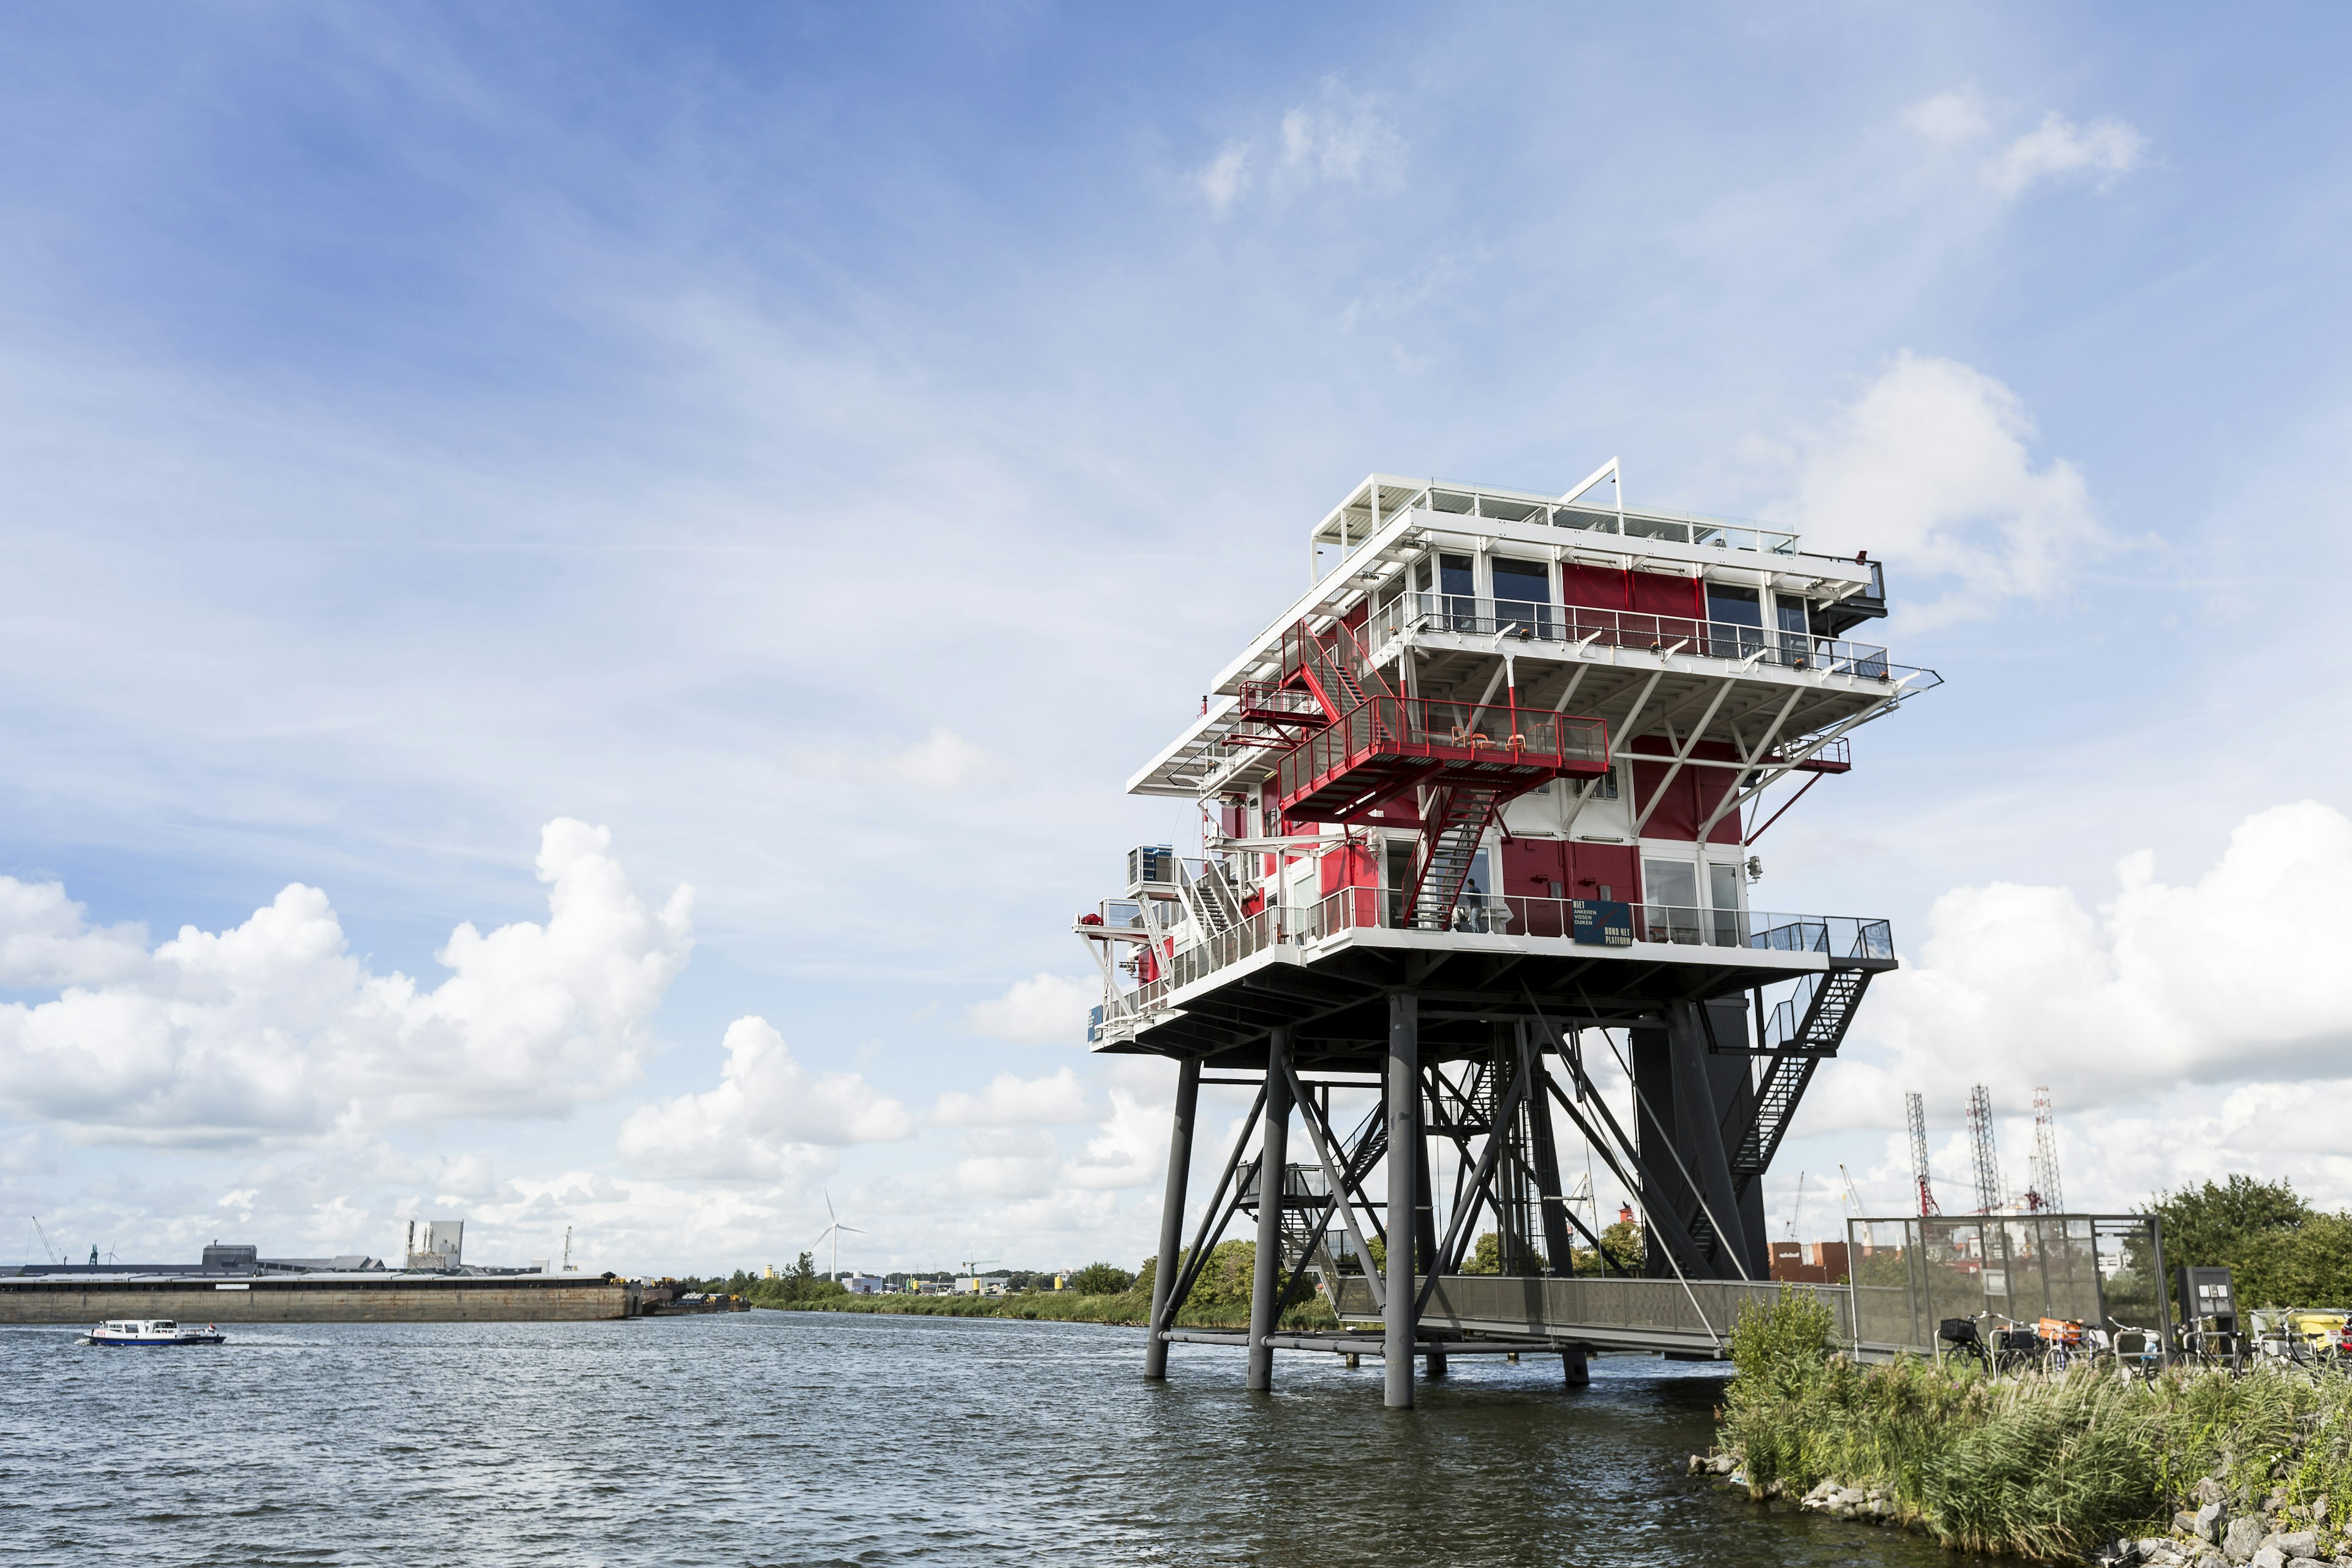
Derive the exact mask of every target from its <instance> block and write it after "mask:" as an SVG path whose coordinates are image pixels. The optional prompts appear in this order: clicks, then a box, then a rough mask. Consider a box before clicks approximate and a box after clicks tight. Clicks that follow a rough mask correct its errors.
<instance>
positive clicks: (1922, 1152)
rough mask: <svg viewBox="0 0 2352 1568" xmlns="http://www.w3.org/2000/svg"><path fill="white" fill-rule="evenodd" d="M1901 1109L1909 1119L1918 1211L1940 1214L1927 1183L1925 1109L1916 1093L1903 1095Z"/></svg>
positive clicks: (1912, 1171)
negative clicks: (1917, 1192) (1917, 1190)
mask: <svg viewBox="0 0 2352 1568" xmlns="http://www.w3.org/2000/svg"><path fill="white" fill-rule="evenodd" d="M1903 1109H1904V1110H1905V1111H1906V1113H1907V1114H1908V1116H1909V1118H1910V1121H1911V1180H1912V1183H1913V1184H1915V1185H1916V1186H1917V1187H1918V1189H1919V1212H1920V1213H1921V1214H1923V1215H1931V1214H1941V1213H1943V1212H1944V1211H1943V1209H1942V1208H1941V1207H1940V1206H1938V1205H1937V1202H1936V1189H1935V1188H1934V1187H1932V1186H1930V1185H1929V1184H1928V1183H1927V1108H1926V1106H1924V1105H1923V1104H1921V1103H1920V1100H1919V1097H1918V1096H1917V1095H1916V1094H1906V1095H1905V1096H1904V1097H1903Z"/></svg>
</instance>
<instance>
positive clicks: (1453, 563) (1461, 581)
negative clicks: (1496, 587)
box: [1437, 555, 1478, 594]
mask: <svg viewBox="0 0 2352 1568" xmlns="http://www.w3.org/2000/svg"><path fill="white" fill-rule="evenodd" d="M1437 591H1438V592H1439V593H1441V594H1475V593H1476V592H1477V591H1478V585H1477V579H1476V577H1475V575H1473V574H1472V573H1471V570H1470V557H1468V556H1467V555H1441V556H1439V557H1438V558H1437Z"/></svg>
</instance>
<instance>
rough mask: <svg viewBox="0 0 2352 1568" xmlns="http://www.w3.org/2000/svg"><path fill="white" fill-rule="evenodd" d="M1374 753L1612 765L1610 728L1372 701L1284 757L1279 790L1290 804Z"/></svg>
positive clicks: (1524, 764)
mask: <svg viewBox="0 0 2352 1568" xmlns="http://www.w3.org/2000/svg"><path fill="white" fill-rule="evenodd" d="M1376 756H1389V757H1423V758H1427V759H1429V760H1432V761H1435V762H1460V763H1490V764H1491V763H1503V764H1506V765H1507V766H1512V767H1521V768H1537V769H1543V770H1546V771H1549V772H1550V773H1580V774H1584V775H1587V776H1591V775H1596V774H1599V773H1602V772H1604V771H1605V770H1606V769H1607V768H1608V766H1609V727H1608V725H1607V724H1605V723H1604V722H1602V721H1601V720H1598V719H1580V718H1570V717H1568V716H1566V715H1563V714H1559V713H1550V712H1546V711H1544V710H1540V709H1535V710H1530V709H1526V708H1512V707H1496V706H1492V705H1480V704H1478V703H1473V702H1449V701H1445V700H1441V699H1436V698H1428V697H1375V698H1373V699H1371V700H1369V701H1367V702H1364V703H1361V704H1360V705H1359V706H1357V707H1356V708H1355V709H1353V710H1350V711H1349V713H1348V714H1347V716H1346V717H1344V718H1342V719H1341V720H1339V722H1337V723H1335V724H1333V725H1331V726H1330V727H1329V728H1328V729H1325V730H1321V731H1318V732H1316V733H1315V734H1312V735H1309V736H1308V737H1307V739H1306V740H1304V741H1302V742H1299V743H1298V744H1297V745H1296V746H1294V747H1292V748H1291V749H1290V750H1289V751H1288V752H1284V753H1283V755H1282V758H1281V760H1280V761H1279V762H1277V763H1276V764H1275V787H1276V791H1277V793H1278V794H1279V795H1280V796H1281V798H1282V800H1283V802H1284V803H1285V804H1286V805H1287V804H1288V803H1290V802H1292V801H1295V800H1297V799H1299V798H1300V797H1302V796H1304V795H1307V794H1310V793H1311V792H1313V791H1314V790H1316V789H1318V788H1320V787H1322V786H1323V785H1324V784H1328V783H1329V782H1330V781H1331V780H1333V779H1335V778H1337V777H1338V776H1339V775H1340V774H1341V773H1346V772H1347V771H1348V770H1349V769H1350V768H1353V767H1356V766H1359V765H1360V764H1361V763H1364V762H1365V761H1366V760H1367V759H1369V758H1372V757H1376Z"/></svg>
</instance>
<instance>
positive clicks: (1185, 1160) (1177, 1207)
mask: <svg viewBox="0 0 2352 1568" xmlns="http://www.w3.org/2000/svg"><path fill="white" fill-rule="evenodd" d="M1200 1101H1201V1063H1200V1058H1197V1057H1196V1058H1192V1060H1190V1061H1186V1062H1184V1063H1182V1064H1181V1065H1180V1066H1179V1067H1178V1068H1177V1069H1176V1116H1175V1120H1174V1121H1173V1122H1172V1123H1171V1125H1170V1127H1169V1130H1168V1186H1167V1190H1166V1191H1165V1192H1163V1193H1162V1194H1160V1261H1159V1262H1158V1263H1157V1264H1156V1265H1154V1266H1153V1268H1152V1273H1151V1327H1150V1334H1151V1338H1150V1341H1149V1342H1147V1343H1146V1344H1145V1345H1144V1347H1143V1375H1144V1376H1146V1377H1148V1378H1163V1377H1166V1376H1167V1375H1168V1342H1167V1341H1166V1340H1163V1339H1161V1338H1160V1331H1161V1330H1163V1329H1165V1328H1167V1327H1168V1324H1167V1323H1166V1322H1164V1321H1162V1320H1163V1318H1167V1317H1172V1316H1173V1315H1174V1314H1172V1313H1171V1312H1169V1310H1168V1292H1169V1291H1170V1290H1171V1289H1173V1288H1174V1287H1175V1284H1176V1273H1177V1270H1178V1269H1179V1268H1181V1266H1182V1260H1181V1254H1182V1252H1183V1249H1184V1182H1185V1178H1186V1177H1188V1176H1190V1175H1191V1174H1192V1118H1193V1111H1194V1110H1196V1109H1197V1108H1198V1106H1199V1104H1200Z"/></svg>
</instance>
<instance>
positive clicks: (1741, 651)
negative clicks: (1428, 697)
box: [1364, 593, 1911, 682]
mask: <svg viewBox="0 0 2352 1568" xmlns="http://www.w3.org/2000/svg"><path fill="white" fill-rule="evenodd" d="M1406 632H1444V633H1451V634H1453V635H1454V636H1457V637H1517V638H1518V639H1520V640H1521V641H1525V642H1534V643H1539V644H1551V645H1558V646H1561V647H1574V648H1576V649H1577V650H1578V651H1582V650H1583V649H1584V648H1586V647H1607V648H1633V649H1637V650H1639V651H1641V652H1644V653H1654V654H1687V655H1689V656H1691V657H1693V658H1715V659H1722V660H1725V661H1727V662H1729V663H1737V664H1747V665H1749V666H1755V665H1769V666H1770V667H1772V668H1776V669H1787V670H1800V671H1801V670H1811V671H1820V672H1826V673H1828V674H1831V675H1849V676H1856V677H1859V678H1861V679H1866V680H1876V681H1887V682H1891V681H1893V680H1894V679H1895V677H1896V676H1897V675H1907V674H1909V673H1911V671H1910V670H1909V669H1908V668H1906V667H1904V666H1900V665H1894V664H1889V663H1888V662H1887V658H1886V650H1885V648H1883V647H1877V646H1875V645H1874V644H1871V643H1858V642H1848V641H1846V640H1845V639H1843V638H1842V637H1814V636H1811V634H1808V633H1803V632H1783V631H1771V630H1768V629H1766V628H1765V627H1762V626H1742V625H1740V624H1738V622H1734V621H1702V620H1694V619H1691V618H1689V617H1686V616H1642V615H1635V614H1634V613H1633V611H1631V610H1600V609H1594V608H1592V607H1591V606H1590V605H1546V604H1537V603H1534V602H1532V601H1527V600H1518V599H1482V598H1475V597H1472V596H1471V595H1464V594H1432V593H1406V594H1402V595H1398V596H1397V597H1396V598H1395V599H1392V600H1391V601H1390V602H1389V603H1388V604H1387V605H1382V606H1381V608H1379V609H1376V610H1374V611H1373V612H1372V614H1371V616H1370V620H1369V621H1368V622H1367V623H1366V625H1365V627H1364V644H1365V646H1366V647H1369V648H1378V647H1381V645H1382V644H1384V643H1386V642H1388V641H1390V640H1391V638H1394V637H1399V636H1402V635H1403V634H1404V633H1406Z"/></svg>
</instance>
